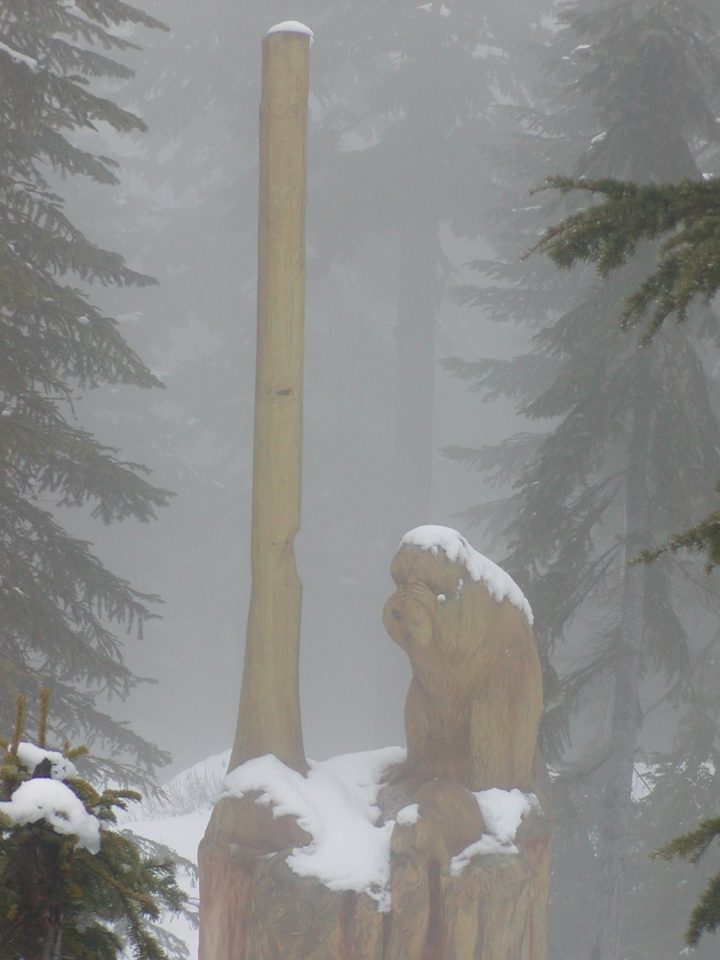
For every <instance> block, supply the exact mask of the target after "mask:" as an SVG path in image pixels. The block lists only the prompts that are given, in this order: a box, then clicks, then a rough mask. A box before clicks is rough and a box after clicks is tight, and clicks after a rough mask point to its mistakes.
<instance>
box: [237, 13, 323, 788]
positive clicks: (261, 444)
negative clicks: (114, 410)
mask: <svg viewBox="0 0 720 960" xmlns="http://www.w3.org/2000/svg"><path fill="white" fill-rule="evenodd" d="M311 36H312V35H311V33H310V31H309V30H308V29H307V28H305V27H303V26H302V24H298V23H294V22H289V23H283V24H278V26H277V27H273V29H272V30H271V31H270V33H269V34H268V35H267V36H266V37H265V39H264V40H263V71H262V102H261V106H260V216H259V238H258V253H259V264H258V271H259V274H258V316H257V367H256V380H255V441H254V459H253V501H252V547H251V551H252V593H251V599H250V614H249V617H248V627H247V640H246V646H245V665H244V670H243V680H242V691H241V694H240V709H239V712H238V724H237V732H236V734H235V743H234V746H233V750H232V756H231V758H230V769H233V768H234V767H236V766H238V765H239V764H241V763H244V762H245V761H246V760H249V759H251V758H253V757H257V756H261V755H263V754H266V753H274V754H275V755H276V756H277V757H278V758H279V759H280V760H282V761H283V763H286V764H288V766H291V767H294V768H295V769H296V770H299V771H301V772H305V771H306V769H307V762H306V760H305V752H304V749H303V739H302V726H301V720H300V698H299V688H298V668H299V648H300V608H301V602H302V584H301V582H300V577H299V576H298V572H297V567H296V565H295V553H294V549H293V542H294V539H295V536H296V534H297V532H298V530H299V529H300V494H301V474H302V410H303V357H304V350H303V344H304V313H305V202H306V193H307V189H306V181H307V108H308V77H309V59H310V58H309V48H310V40H311Z"/></svg>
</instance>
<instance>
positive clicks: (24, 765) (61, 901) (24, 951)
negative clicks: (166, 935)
mask: <svg viewBox="0 0 720 960" xmlns="http://www.w3.org/2000/svg"><path fill="white" fill-rule="evenodd" d="M47 712H48V692H47V691H45V690H44V691H42V693H41V698H40V724H39V731H38V737H37V741H36V742H35V743H32V742H28V741H27V740H25V715H26V701H25V697H23V696H20V697H18V699H17V706H16V715H15V725H14V729H13V733H12V737H11V739H10V740H9V741H0V747H2V750H3V753H4V755H3V756H2V760H1V761H0V960H17V958H18V957H22V958H23V960H58V958H60V957H72V958H73V960H117V958H118V957H119V956H120V954H121V953H122V951H123V950H125V949H129V951H130V953H131V955H132V956H133V957H134V958H135V960H166V957H167V953H166V950H165V949H164V947H163V946H162V945H161V942H160V939H159V937H158V935H157V934H156V932H155V931H154V930H153V929H152V923H153V922H154V921H156V920H157V919H158V918H159V917H160V914H161V913H162V912H165V911H170V912H172V913H179V912H184V911H185V907H186V902H187V900H186V896H185V894H184V893H183V891H182V890H181V889H180V888H179V887H178V885H177V882H176V879H175V866H174V864H173V863H172V861H171V860H170V859H158V858H155V857H153V856H152V855H148V854H147V852H146V848H145V847H144V846H143V845H141V844H140V843H138V842H136V841H135V839H134V838H133V837H132V835H130V834H128V833H122V832H120V831H118V830H117V829H114V826H115V824H116V823H117V816H116V812H117V811H121V810H126V809H127V806H128V804H129V803H130V802H133V801H137V800H139V799H140V795H139V794H138V793H136V792H135V791H133V790H110V789H106V790H103V791H102V792H101V793H100V792H98V791H97V790H96V789H95V788H94V787H93V786H92V785H91V784H90V783H88V781H87V780H85V779H83V778H82V777H81V776H79V774H78V771H77V768H76V767H75V764H74V762H73V761H74V760H76V759H78V758H79V757H81V756H82V755H83V754H84V753H86V752H87V751H86V748H84V747H77V748H74V749H71V748H70V745H69V744H68V743H65V744H64V745H63V749H62V751H55V750H49V749H47V748H46V745H45V737H46V730H47Z"/></svg>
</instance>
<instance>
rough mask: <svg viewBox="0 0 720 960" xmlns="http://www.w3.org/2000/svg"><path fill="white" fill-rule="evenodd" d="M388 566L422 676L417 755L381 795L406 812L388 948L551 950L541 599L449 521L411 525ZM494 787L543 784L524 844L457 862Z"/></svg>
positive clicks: (474, 952)
mask: <svg viewBox="0 0 720 960" xmlns="http://www.w3.org/2000/svg"><path fill="white" fill-rule="evenodd" d="M391 573H392V576H393V579H394V581H395V584H396V587H397V589H396V590H395V593H394V594H393V595H392V596H391V597H390V599H389V600H388V601H387V603H386V604H385V609H384V611H383V621H384V624H385V627H386V629H387V631H388V633H389V634H390V636H391V638H392V639H393V640H394V641H395V642H396V643H398V644H399V645H400V646H401V647H402V648H403V650H405V652H406V653H407V655H408V656H409V658H410V663H411V666H412V673H413V678H412V682H411V684H410V690H409V692H408V695H407V699H406V702H405V735H406V739H407V761H406V762H405V763H404V764H402V765H401V766H399V767H397V768H395V770H394V771H393V773H392V774H391V776H390V779H389V781H388V783H387V784H386V786H385V787H384V788H383V790H382V791H381V794H380V798H379V805H380V807H381V809H382V811H383V815H384V817H385V818H386V819H395V820H396V823H395V826H394V828H393V833H392V844H391V865H392V870H391V874H392V914H391V919H390V924H389V937H388V942H387V947H386V949H385V952H384V954H383V960H408V958H411V957H412V958H413V960H414V958H418V960H466V958H469V957H477V958H480V960H545V957H546V940H547V900H548V885H549V866H550V863H549V850H550V832H551V829H552V795H551V793H552V791H551V788H550V782H549V778H548V775H547V771H546V769H545V764H544V763H543V760H542V757H541V756H540V754H539V752H538V750H537V739H538V727H539V723H540V714H541V712H542V672H541V667H540V659H539V656H538V652H537V647H536V645H535V638H534V636H533V632H532V627H531V623H532V612H531V610H530V607H529V605H528V603H527V601H526V600H525V598H524V597H523V595H522V593H521V591H520V590H519V588H518V587H517V585H516V584H515V583H514V582H513V580H512V579H511V578H510V577H509V576H508V575H507V574H506V573H504V572H503V571H502V570H501V569H500V568H499V567H497V566H495V564H494V563H492V562H491V561H490V560H487V558H485V557H483V556H481V555H480V554H478V553H476V552H475V551H474V550H473V549H472V547H471V546H470V545H469V544H468V542H467V541H466V540H465V539H464V537H462V536H461V535H460V534H459V533H457V532H456V531H455V530H450V529H448V528H446V527H418V528H417V529H416V530H412V531H411V532H410V533H409V534H406V535H405V537H404V538H403V541H402V544H401V546H400V549H399V550H398V552H397V553H396V555H395V557H394V559H393V561H392V566H391ZM494 787H498V788H500V789H501V790H507V791H510V790H512V789H514V788H519V789H520V790H521V791H524V792H526V793H531V794H534V802H533V804H532V806H531V812H530V813H528V815H527V816H525V817H524V819H523V821H522V823H521V824H520V826H519V829H518V830H517V834H516V836H515V838H514V845H512V844H511V845H510V847H509V848H505V849H503V848H496V850H495V852H489V853H485V854H480V855H474V857H473V859H472V862H471V864H470V865H469V866H468V868H467V869H460V870H458V869H456V868H455V867H454V866H453V864H454V862H455V860H456V858H457V857H458V855H459V854H460V853H461V851H462V850H464V849H472V845H473V843H474V842H475V841H477V840H478V839H479V838H480V837H481V835H483V834H484V833H485V829H486V828H485V824H484V822H483V817H482V814H481V812H480V809H479V806H478V802H477V799H476V798H475V797H474V796H473V794H474V793H475V792H479V791H484V790H491V789H492V788H494ZM411 804H414V805H415V806H414V807H411V806H410V805H411ZM411 809H413V810H415V811H416V813H415V815H414V816H413V817H411V818H409V819H408V818H407V817H406V816H405V813H406V811H407V810H411ZM400 811H403V814H401V813H400ZM490 849H491V850H492V848H490Z"/></svg>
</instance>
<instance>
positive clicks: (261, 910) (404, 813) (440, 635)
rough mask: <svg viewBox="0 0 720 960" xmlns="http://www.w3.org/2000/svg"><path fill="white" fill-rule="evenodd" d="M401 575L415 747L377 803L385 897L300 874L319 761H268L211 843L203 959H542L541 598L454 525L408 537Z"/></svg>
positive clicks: (545, 825)
mask: <svg viewBox="0 0 720 960" xmlns="http://www.w3.org/2000/svg"><path fill="white" fill-rule="evenodd" d="M392 573H393V577H394V579H395V581H396V586H397V589H396V591H395V593H394V594H393V596H392V597H391V598H390V599H389V600H388V602H387V604H386V606H385V612H384V621H385V624H386V627H387V629H388V632H389V633H390V635H391V637H392V638H393V639H394V640H395V641H396V642H398V643H400V645H401V646H402V647H403V649H405V650H406V652H407V653H408V656H409V657H410V661H411V664H412V667H413V680H412V683H411V687H410V691H409V693H408V698H407V709H406V733H407V741H408V750H407V758H406V759H405V760H404V761H403V762H399V763H398V762H396V763H394V764H392V765H390V766H389V767H387V769H385V770H384V772H382V773H379V774H378V777H379V780H378V784H377V787H376V788H374V789H375V793H373V794H372V796H373V797H374V799H372V798H371V799H370V800H369V801H368V804H369V807H368V809H371V810H372V811H374V812H373V816H374V818H375V823H376V827H375V828H374V829H377V830H378V831H381V832H382V833H383V837H385V838H386V840H387V858H388V861H389V869H388V879H387V883H386V886H387V889H386V891H385V894H384V895H383V896H378V892H377V891H374V890H372V889H370V888H368V889H360V890H358V889H343V882H344V881H343V878H342V877H341V876H340V877H338V878H333V879H332V881H329V880H327V878H326V879H325V880H323V879H319V878H318V876H315V875H303V870H300V869H299V867H298V862H297V857H298V853H300V854H302V853H303V851H313V850H314V849H316V848H318V847H319V846H320V845H321V843H322V834H323V831H324V829H325V825H324V824H323V822H322V816H323V815H324V814H323V813H322V807H323V804H322V803H321V802H317V803H315V802H314V801H313V800H312V798H311V799H310V800H309V801H307V802H306V807H303V806H302V803H300V801H298V800H296V795H299V794H300V793H302V791H303V785H304V784H308V783H310V781H311V780H312V778H313V777H314V776H316V775H317V768H320V767H322V766H323V765H315V766H314V767H313V766H312V765H311V770H310V773H309V775H308V776H309V778H310V779H308V778H306V777H304V776H303V774H302V772H298V771H296V770H292V769H291V768H290V767H283V766H282V765H281V764H278V762H277V761H276V760H274V758H269V759H272V760H273V762H274V763H275V767H274V768H273V769H274V770H275V771H276V773H275V774H274V781H273V783H271V782H270V781H271V779H272V778H268V781H267V783H265V782H264V781H263V782H262V785H257V784H256V785H255V786H254V787H253V788H252V789H248V788H247V785H246V786H245V787H244V788H243V789H242V791H241V793H242V796H226V797H224V798H223V799H222V800H221V801H220V802H219V803H218V805H217V806H216V809H215V811H214V813H213V817H212V820H211V823H210V826H209V827H208V831H207V834H206V836H205V839H204V840H203V842H202V844H201V849H200V877H201V934H200V960H545V957H546V940H547V900H548V884H549V848H550V833H551V829H552V795H551V793H552V792H551V786H550V781H549V778H548V775H547V771H546V768H545V765H544V763H543V760H542V757H541V756H540V754H539V752H538V750H537V734H538V723H539V719H540V711H541V707H542V702H541V677H540V665H539V660H538V655H537V649H536V647H535V641H534V638H533V634H532V628H531V624H530V617H531V614H530V611H529V608H528V607H527V604H526V602H525V601H524V598H522V595H521V594H520V593H519V591H518V590H517V587H515V585H514V584H513V583H512V581H511V580H510V579H509V578H508V577H507V575H505V574H503V573H502V571H500V570H499V569H498V568H496V567H494V565H492V564H490V562H489V561H486V560H485V558H482V557H480V555H478V554H475V552H474V551H472V548H471V547H469V545H468V544H467V542H466V541H465V540H464V539H463V538H460V537H459V534H456V533H455V532H454V531H447V530H444V528H420V529H419V530H418V531H413V532H412V533H411V534H409V535H407V536H406V538H405V539H404V541H403V543H402V545H401V547H400V550H399V551H398V553H397V555H396V556H395V558H394V560H393V564H392ZM368 756H369V755H368ZM266 759H268V758H261V759H260V760H259V761H252V762H256V763H261V764H262V763H263V762H264V761H265V760H266ZM339 759H348V758H339ZM327 763H328V764H332V763H333V761H328V762H327ZM248 766H249V765H245V766H244V767H241V768H238V771H236V773H241V774H242V772H243V770H246V769H248ZM277 770H280V774H277ZM283 770H284V771H286V773H283V772H282V771H283ZM233 776H234V774H231V776H230V777H229V778H228V782H230V780H232V777H233ZM278 777H279V779H278ZM380 781H382V782H380ZM248 782H251V781H248ZM252 782H253V783H254V781H252ZM259 783H260V781H258V784H259ZM278 783H279V784H280V786H278ZM362 786H363V789H364V790H365V791H366V792H367V791H368V790H370V786H371V785H369V784H367V783H364V784H363V785H362ZM341 787H342V785H341ZM315 789H317V785H316V786H315ZM343 790H346V788H345V787H342V788H341V789H340V791H339V795H340V796H341V797H343V798H344V799H342V800H341V801H340V802H341V803H347V804H348V805H349V806H352V805H353V804H357V802H358V801H357V797H356V796H354V795H351V793H350V792H349V791H346V793H343ZM370 793H372V790H370ZM370 793H368V796H370ZM321 799H322V798H321ZM303 802H305V801H303ZM334 802H336V803H337V801H334ZM294 804H295V808H294V807H293V805H294ZM298 804H299V805H298ZM513 805H514V806H513ZM515 808H517V809H522V812H521V813H517V811H516V813H515V814H514V816H515V820H516V821H517V823H516V824H514V825H512V824H511V825H510V826H509V827H508V822H509V820H508V817H510V815H509V813H508V811H512V809H515ZM293 809H294V810H295V812H293ZM308 810H309V811H310V813H308ZM313 811H315V812H314V813H313ZM317 811H320V813H317ZM316 814H317V815H316ZM313 816H314V817H315V819H314V821H313V823H310V820H311V819H312V817H313ZM503 818H504V819H503ZM510 819H512V817H510ZM366 827H367V824H366ZM516 827H517V829H516Z"/></svg>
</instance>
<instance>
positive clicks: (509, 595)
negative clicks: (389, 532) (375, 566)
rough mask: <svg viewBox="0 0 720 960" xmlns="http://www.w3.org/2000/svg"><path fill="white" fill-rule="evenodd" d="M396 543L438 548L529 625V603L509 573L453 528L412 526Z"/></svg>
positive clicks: (427, 548)
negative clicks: (505, 602)
mask: <svg viewBox="0 0 720 960" xmlns="http://www.w3.org/2000/svg"><path fill="white" fill-rule="evenodd" d="M400 545H401V546H403V545H406V546H411V547H420V549H421V550H429V551H430V553H432V554H437V553H438V551H439V550H442V552H443V553H444V554H445V556H446V557H447V558H448V560H450V561H451V562H453V563H459V564H460V565H461V566H463V567H465V569H466V570H467V572H468V573H469V574H470V577H471V579H472V580H474V581H475V582H476V583H477V582H481V583H484V584H485V586H486V587H487V588H488V590H489V592H490V595H491V596H492V597H494V599H495V600H497V602H498V603H500V602H501V601H502V600H509V601H510V603H512V605H513V606H514V607H517V608H518V610H520V611H521V612H522V613H524V614H525V617H526V618H527V621H528V623H529V624H531V625H532V622H533V612H532V609H531V607H530V604H529V603H528V601H527V598H526V597H525V594H524V593H523V592H522V590H521V589H520V587H519V586H518V585H517V584H516V583H515V581H514V580H513V578H512V577H511V576H510V574H509V573H506V572H505V571H504V570H503V569H502V568H501V567H499V566H498V565H497V564H496V563H493V561H492V560H489V559H488V558H487V557H485V556H483V554H482V553H478V551H477V550H475V549H474V548H473V547H471V546H470V544H469V543H468V541H467V540H466V539H465V537H463V535H462V534H461V533H458V531H457V530H453V529H452V528H451V527H438V526H434V525H432V524H428V525H426V526H422V527H415V529H414V530H410V531H409V532H408V533H406V534H405V536H404V537H403V538H402V540H401V541H400Z"/></svg>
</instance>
